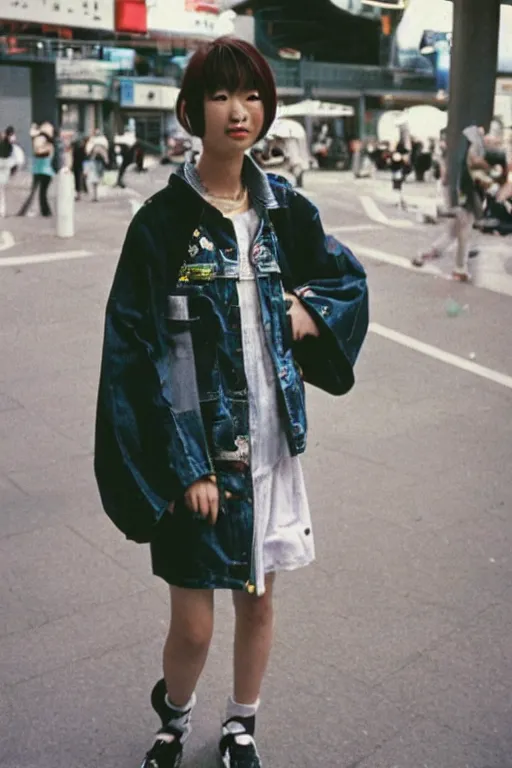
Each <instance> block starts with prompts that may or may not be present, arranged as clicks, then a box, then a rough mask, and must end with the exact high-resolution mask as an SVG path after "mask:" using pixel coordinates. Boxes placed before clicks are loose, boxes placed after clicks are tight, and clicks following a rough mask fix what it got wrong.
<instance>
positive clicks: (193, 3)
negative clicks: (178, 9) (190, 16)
mask: <svg viewBox="0 0 512 768" xmlns="http://www.w3.org/2000/svg"><path fill="white" fill-rule="evenodd" d="M185 10H186V11H195V12H196V13H199V12H201V13H215V14H216V15H217V14H219V13H220V8H219V6H218V4H217V3H216V2H215V0H209V2H208V0H185Z"/></svg>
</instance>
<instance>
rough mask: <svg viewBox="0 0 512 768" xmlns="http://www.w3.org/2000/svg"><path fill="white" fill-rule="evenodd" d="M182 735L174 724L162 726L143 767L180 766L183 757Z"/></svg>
mask: <svg viewBox="0 0 512 768" xmlns="http://www.w3.org/2000/svg"><path fill="white" fill-rule="evenodd" d="M182 735H183V734H182V732H181V731H180V730H178V728H173V727H172V725H164V726H162V728H160V730H159V731H158V733H157V735H156V739H155V743H154V744H153V746H152V747H151V749H150V750H149V752H148V753H147V754H146V757H145V758H144V761H143V763H142V765H141V768H179V766H180V765H181V761H182V759H183V744H182V741H181V737H182Z"/></svg>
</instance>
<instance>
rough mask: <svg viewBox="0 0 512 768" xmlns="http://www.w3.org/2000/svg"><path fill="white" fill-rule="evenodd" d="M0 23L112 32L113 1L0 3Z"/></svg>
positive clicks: (16, 0) (13, 0) (3, 0)
mask: <svg viewBox="0 0 512 768" xmlns="http://www.w3.org/2000/svg"><path fill="white" fill-rule="evenodd" d="M0 19H2V20H3V21H25V22H32V23H34V24H52V25H55V26H59V27H82V28H84V29H105V30H111V31H113V30H114V0H23V2H21V0H1V3H0Z"/></svg>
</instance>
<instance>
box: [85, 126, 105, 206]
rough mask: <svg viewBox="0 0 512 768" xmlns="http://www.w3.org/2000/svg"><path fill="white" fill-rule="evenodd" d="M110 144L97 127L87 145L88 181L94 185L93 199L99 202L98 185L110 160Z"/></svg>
mask: <svg viewBox="0 0 512 768" xmlns="http://www.w3.org/2000/svg"><path fill="white" fill-rule="evenodd" d="M108 153H109V144H108V139H107V137H106V136H105V135H104V134H103V133H102V132H101V131H100V129H99V128H97V129H96V130H95V132H94V135H93V136H91V138H90V139H89V141H88V142H87V144H86V145H85V155H86V158H87V181H88V182H89V183H90V185H91V187H92V200H93V202H94V203H97V202H98V186H99V185H100V183H101V180H102V179H103V175H104V173H105V169H106V168H107V167H108V162H109V154H108Z"/></svg>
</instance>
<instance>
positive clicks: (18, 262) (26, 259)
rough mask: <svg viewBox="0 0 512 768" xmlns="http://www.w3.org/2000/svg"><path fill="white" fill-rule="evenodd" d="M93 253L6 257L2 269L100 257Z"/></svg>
mask: <svg viewBox="0 0 512 768" xmlns="http://www.w3.org/2000/svg"><path fill="white" fill-rule="evenodd" d="M99 255H100V254H99V253H92V252H91V251H60V252H57V253H37V254H34V255H33V256H11V257H9V256H5V257H4V258H0V267H19V266H22V265H24V264H43V263H45V262H50V261H67V260H69V259H85V258H87V257H88V256H99Z"/></svg>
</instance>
